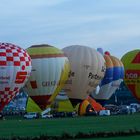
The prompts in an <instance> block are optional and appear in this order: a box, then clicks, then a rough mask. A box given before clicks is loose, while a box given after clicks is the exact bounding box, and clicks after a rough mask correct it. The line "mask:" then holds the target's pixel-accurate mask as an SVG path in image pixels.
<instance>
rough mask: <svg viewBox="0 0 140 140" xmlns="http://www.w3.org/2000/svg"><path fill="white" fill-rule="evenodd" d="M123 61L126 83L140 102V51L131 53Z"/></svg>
mask: <svg viewBox="0 0 140 140" xmlns="http://www.w3.org/2000/svg"><path fill="white" fill-rule="evenodd" d="M121 60H122V62H123V64H124V69H125V77H124V82H125V84H126V86H127V87H128V89H129V90H130V91H131V92H132V94H133V95H134V96H135V98H136V99H137V100H138V101H140V50H132V51H129V52H128V53H126V54H124V56H123V57H122V59H121Z"/></svg>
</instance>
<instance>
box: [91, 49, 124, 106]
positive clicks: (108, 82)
mask: <svg viewBox="0 0 140 140" xmlns="http://www.w3.org/2000/svg"><path fill="white" fill-rule="evenodd" d="M104 58H105V61H106V73H105V76H104V78H103V80H102V81H101V83H100V85H99V89H98V91H94V92H93V93H92V94H91V96H92V97H93V98H94V99H96V100H97V101H99V102H100V103H101V104H104V101H105V100H108V99H109V98H110V97H111V96H112V94H113V93H115V91H116V90H117V89H118V88H119V86H120V83H121V82H122V80H123V76H124V68H123V64H122V62H121V61H120V60H119V59H118V58H116V57H114V56H111V55H110V53H109V52H107V53H105V55H104Z"/></svg>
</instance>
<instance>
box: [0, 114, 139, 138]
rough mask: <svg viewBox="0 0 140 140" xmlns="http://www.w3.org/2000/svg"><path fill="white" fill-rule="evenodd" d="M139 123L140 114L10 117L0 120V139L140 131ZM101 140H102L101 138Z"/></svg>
mask: <svg viewBox="0 0 140 140" xmlns="http://www.w3.org/2000/svg"><path fill="white" fill-rule="evenodd" d="M139 123H140V114H134V115H119V116H103V117H101V116H92V117H76V118H57V119H56V118H53V119H37V120H25V119H22V118H19V117H18V118H14V117H13V118H12V117H11V118H9V117H8V118H6V120H0V138H1V137H11V136H24V137H26V136H32V137H35V136H39V135H43V134H44V135H45V134H47V135H50V136H60V135H62V134H63V133H64V132H66V133H69V134H70V135H76V134H77V133H78V132H83V133H90V132H103V131H106V132H108V131H124V130H129V129H137V130H140V125H139ZM99 140H101V138H100V139H99ZM116 140H117V139H116ZM118 140H119V139H118Z"/></svg>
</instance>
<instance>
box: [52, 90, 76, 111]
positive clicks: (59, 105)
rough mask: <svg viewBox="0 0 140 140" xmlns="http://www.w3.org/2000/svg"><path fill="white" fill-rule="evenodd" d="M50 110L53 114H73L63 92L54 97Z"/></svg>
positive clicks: (72, 109)
mask: <svg viewBox="0 0 140 140" xmlns="http://www.w3.org/2000/svg"><path fill="white" fill-rule="evenodd" d="M51 108H52V110H53V111H55V112H73V111H74V108H73V106H72V104H71V102H70V100H69V98H68V96H67V94H66V92H65V91H64V90H62V91H61V92H59V94H58V95H57V96H56V98H55V100H54V102H53V103H52V105H51Z"/></svg>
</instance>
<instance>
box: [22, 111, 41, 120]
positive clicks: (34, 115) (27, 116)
mask: <svg viewBox="0 0 140 140" xmlns="http://www.w3.org/2000/svg"><path fill="white" fill-rule="evenodd" d="M24 118H25V119H37V118H39V114H38V113H36V112H29V113H27V114H25V115H24Z"/></svg>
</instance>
